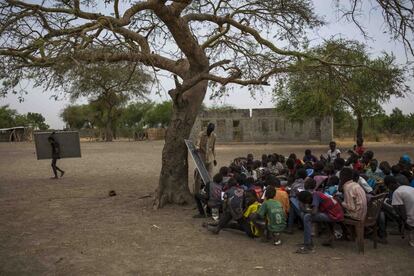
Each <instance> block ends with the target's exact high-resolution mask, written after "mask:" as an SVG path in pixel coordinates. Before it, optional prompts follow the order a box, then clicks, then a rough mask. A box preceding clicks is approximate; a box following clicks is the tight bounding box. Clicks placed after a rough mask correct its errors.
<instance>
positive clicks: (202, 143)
mask: <svg viewBox="0 0 414 276" xmlns="http://www.w3.org/2000/svg"><path fill="white" fill-rule="evenodd" d="M214 128H215V126H214V124H213V123H209V124H208V125H207V129H206V130H203V131H201V132H200V134H199V135H198V139H197V144H196V147H197V149H198V152H199V153H200V156H201V159H202V160H203V162H204V165H205V166H206V169H207V171H208V174H209V175H210V176H212V174H213V165H214V166H216V165H217V161H216V150H215V146H216V134H215V133H214ZM200 189H201V177H200V175H199V174H198V173H197V175H196V177H195V183H194V193H198V192H199V191H200Z"/></svg>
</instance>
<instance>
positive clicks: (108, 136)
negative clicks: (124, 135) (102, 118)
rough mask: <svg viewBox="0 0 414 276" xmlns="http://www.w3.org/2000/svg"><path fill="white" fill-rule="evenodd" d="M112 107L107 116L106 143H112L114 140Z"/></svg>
mask: <svg viewBox="0 0 414 276" xmlns="http://www.w3.org/2000/svg"><path fill="white" fill-rule="evenodd" d="M111 113H112V106H109V108H108V113H107V115H106V123H105V142H112V141H113V140H114V135H113V132H112V116H111Z"/></svg>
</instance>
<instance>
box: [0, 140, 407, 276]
mask: <svg viewBox="0 0 414 276" xmlns="http://www.w3.org/2000/svg"><path fill="white" fill-rule="evenodd" d="M162 145H163V143H162V142H114V143H82V144H81V146H82V154H83V157H82V158H81V159H64V160H60V161H59V162H58V166H60V167H61V168H62V169H64V170H65V171H66V172H67V173H66V175H65V176H64V178H62V179H59V180H57V181H56V180H51V179H49V177H50V176H51V174H52V172H51V168H50V164H49V161H47V160H46V161H37V160H36V157H35V152H34V145H33V144H31V143H21V144H9V143H0V275H22V274H24V275H39V274H48V275H50V274H59V275H196V274H217V275H218V274H220V275H230V274H232V275H235V274H236V275H237V274H238V275H248V274H249V275H258V274H260V275H281V274H285V275H292V274H293V275H309V274H312V275H320V274H322V275H324V274H325V275H328V274H329V275H343V274H363V275H367V274H368V275H369V274H371V275H374V274H376V275H378V274H381V275H412V273H413V271H414V262H413V256H414V249H413V248H409V247H408V245H407V241H406V240H402V239H401V238H399V237H396V236H390V238H389V241H390V243H389V244H388V245H381V244H379V245H378V246H379V247H378V249H377V250H374V249H373V248H372V242H371V241H369V240H366V241H365V246H366V253H365V255H363V256H362V255H358V254H357V250H356V248H355V245H354V243H351V242H337V243H335V247H334V248H332V249H331V248H323V247H321V246H319V244H320V239H316V246H317V247H316V253H315V254H312V255H296V254H295V253H294V251H295V249H296V244H297V243H300V242H302V240H303V238H302V237H303V236H302V232H300V231H298V232H297V233H296V234H295V235H293V236H286V235H284V236H283V237H282V239H283V242H284V244H283V245H282V246H281V247H277V248H276V247H274V246H272V245H270V244H263V243H260V242H259V241H253V240H250V239H248V238H247V237H245V236H244V235H242V234H241V233H238V232H234V231H223V232H222V233H220V235H218V236H214V235H211V234H210V233H208V232H207V231H206V230H205V229H204V228H202V227H201V223H202V221H203V220H196V219H193V218H192V215H193V214H195V211H196V210H194V209H193V206H167V207H166V208H164V209H162V210H158V211H154V210H153V209H152V205H151V204H152V199H151V198H146V199H138V198H139V197H140V196H143V195H146V194H149V193H152V192H153V191H154V189H155V187H156V185H157V181H158V173H159V170H160V166H161V164H160V160H161V150H162ZM348 146H349V145H348ZM306 147H307V146H301V145H294V146H290V145H270V144H269V145H248V144H241V145H222V146H218V149H217V154H218V162H219V166H220V165H227V164H228V163H229V161H230V160H231V159H233V158H234V157H237V156H241V155H246V154H247V153H253V154H254V155H255V156H257V157H260V155H261V154H262V153H273V152H277V153H281V154H285V155H288V154H289V153H290V152H297V153H298V156H302V154H303V151H304V149H305V148H306ZM309 147H310V148H312V149H313V151H314V153H315V154H317V155H319V154H320V153H322V152H325V151H326V150H327V149H326V148H327V147H326V146H309ZM367 147H368V148H369V149H372V150H374V152H375V157H376V158H377V159H379V160H389V161H393V162H395V161H397V160H398V157H399V156H400V155H401V154H403V153H406V152H408V153H409V154H410V155H411V156H414V146H413V145H392V144H387V145H380V144H371V145H370V144H368V146H367ZM340 148H342V147H341V146H340ZM191 165H192V164H191ZM192 168H193V167H192ZM190 171H191V172H192V170H191V169H190ZM190 174H191V173H190ZM109 190H116V192H117V196H115V197H108V196H107V194H108V191H109Z"/></svg>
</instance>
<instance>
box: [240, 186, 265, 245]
mask: <svg viewBox="0 0 414 276" xmlns="http://www.w3.org/2000/svg"><path fill="white" fill-rule="evenodd" d="M245 202H246V209H245V211H244V213H243V220H244V221H245V222H247V223H248V224H249V226H250V232H249V233H246V234H247V235H248V236H249V237H259V235H260V231H259V229H258V228H257V227H256V225H255V224H254V221H253V220H254V217H255V214H256V213H257V211H258V210H259V208H260V203H259V201H258V200H257V197H256V193H255V192H254V191H247V192H246V193H245ZM240 230H244V229H240Z"/></svg>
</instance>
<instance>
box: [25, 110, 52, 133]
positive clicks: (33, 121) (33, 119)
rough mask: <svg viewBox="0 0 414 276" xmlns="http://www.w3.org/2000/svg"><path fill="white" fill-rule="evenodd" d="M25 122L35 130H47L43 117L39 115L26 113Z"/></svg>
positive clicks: (47, 126)
mask: <svg viewBox="0 0 414 276" xmlns="http://www.w3.org/2000/svg"><path fill="white" fill-rule="evenodd" d="M26 120H27V124H28V125H30V126H31V127H32V128H34V129H36V130H46V129H49V125H48V124H46V123H45V117H43V115H42V114H40V113H34V112H28V113H27V114H26Z"/></svg>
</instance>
